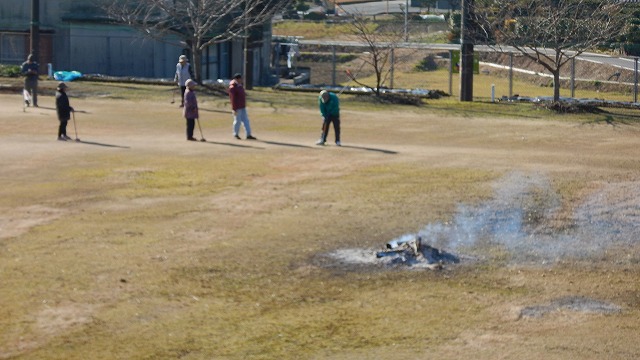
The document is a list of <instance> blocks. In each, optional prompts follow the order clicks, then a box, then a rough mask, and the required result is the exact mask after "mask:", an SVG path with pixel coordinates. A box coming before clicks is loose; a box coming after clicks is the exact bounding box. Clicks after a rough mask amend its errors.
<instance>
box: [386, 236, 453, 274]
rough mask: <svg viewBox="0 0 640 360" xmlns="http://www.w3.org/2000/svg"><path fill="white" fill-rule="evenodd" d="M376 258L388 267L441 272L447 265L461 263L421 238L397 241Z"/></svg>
mask: <svg viewBox="0 0 640 360" xmlns="http://www.w3.org/2000/svg"><path fill="white" fill-rule="evenodd" d="M376 258H378V259H380V260H381V261H383V262H384V263H385V264H387V265H409V266H418V267H424V268H427V269H429V270H441V269H443V268H444V266H445V264H453V263H459V262H460V259H459V258H458V257H457V256H455V255H453V254H451V253H448V252H446V251H443V250H440V249H437V248H434V247H432V246H430V245H429V244H426V243H425V241H423V240H422V237H421V236H417V235H416V236H415V237H405V238H401V239H395V240H392V241H390V242H388V243H387V244H386V247H385V249H384V250H382V251H378V252H376Z"/></svg>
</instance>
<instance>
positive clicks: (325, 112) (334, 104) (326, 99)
mask: <svg viewBox="0 0 640 360" xmlns="http://www.w3.org/2000/svg"><path fill="white" fill-rule="evenodd" d="M318 106H319V107H320V114H322V134H320V140H318V141H317V142H316V145H324V143H325V142H326V141H327V135H329V126H330V125H331V123H333V130H334V132H335V134H336V145H338V146H342V143H341V142H340V100H338V95H336V94H334V93H332V92H329V91H327V90H322V91H320V96H318Z"/></svg>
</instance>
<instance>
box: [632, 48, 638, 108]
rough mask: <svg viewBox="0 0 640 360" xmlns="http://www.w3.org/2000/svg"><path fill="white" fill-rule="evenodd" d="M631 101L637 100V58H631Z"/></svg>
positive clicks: (635, 101)
mask: <svg viewBox="0 0 640 360" xmlns="http://www.w3.org/2000/svg"><path fill="white" fill-rule="evenodd" d="M633 60H634V61H633V102H634V103H637V102H638V58H634V59H633Z"/></svg>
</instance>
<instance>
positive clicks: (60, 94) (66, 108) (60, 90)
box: [56, 82, 73, 141]
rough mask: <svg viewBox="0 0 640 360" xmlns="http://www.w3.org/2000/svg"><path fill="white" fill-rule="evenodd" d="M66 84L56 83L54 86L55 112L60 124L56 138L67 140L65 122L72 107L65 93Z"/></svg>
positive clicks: (69, 116) (69, 117) (69, 115)
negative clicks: (55, 86)
mask: <svg viewBox="0 0 640 360" xmlns="http://www.w3.org/2000/svg"><path fill="white" fill-rule="evenodd" d="M66 89H67V84H65V83H64V82H60V83H58V86H57V88H56V113H57V114H58V120H59V121H60V126H59V127H58V140H59V141H67V140H69V139H71V138H70V137H68V136H67V123H68V122H69V119H71V112H72V111H73V108H72V107H71V106H70V105H69V98H68V97H67V93H66Z"/></svg>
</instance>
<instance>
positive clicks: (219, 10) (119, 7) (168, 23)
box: [97, 0, 289, 80]
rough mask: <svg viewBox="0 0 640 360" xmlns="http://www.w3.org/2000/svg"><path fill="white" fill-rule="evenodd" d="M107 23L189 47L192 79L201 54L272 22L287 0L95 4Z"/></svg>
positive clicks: (144, 0) (145, 0)
mask: <svg viewBox="0 0 640 360" xmlns="http://www.w3.org/2000/svg"><path fill="white" fill-rule="evenodd" d="M97 1H98V2H99V3H100V5H101V7H102V8H103V9H105V10H106V12H107V14H108V16H109V17H110V19H111V20H112V21H114V22H116V23H119V24H125V25H128V26H131V27H133V28H135V29H137V30H140V31H141V32H142V33H143V34H144V35H145V36H148V37H150V38H154V39H157V40H160V41H164V42H169V43H175V44H176V45H178V46H182V47H185V46H186V47H188V48H190V49H191V52H192V55H193V59H192V61H193V66H194V77H195V78H196V79H197V80H200V78H201V74H202V72H201V69H200V67H201V58H202V51H203V50H204V49H206V48H207V47H208V46H211V45H213V44H216V43H222V42H226V41H229V40H231V39H238V38H244V39H246V38H247V34H248V32H249V31H250V30H251V29H252V28H254V27H257V26H260V25H262V24H265V23H267V22H269V21H271V19H272V17H273V16H274V14H276V13H277V12H279V11H281V10H282V9H283V8H284V7H285V6H286V4H287V3H288V2H289V0H97Z"/></svg>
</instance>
